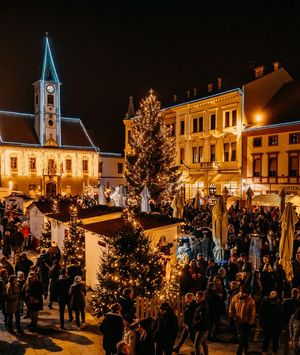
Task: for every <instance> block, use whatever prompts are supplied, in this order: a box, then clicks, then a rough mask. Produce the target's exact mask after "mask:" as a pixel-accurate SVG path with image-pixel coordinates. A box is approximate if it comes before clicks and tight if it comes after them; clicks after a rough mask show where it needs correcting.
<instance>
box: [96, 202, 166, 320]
mask: <svg viewBox="0 0 300 355" xmlns="http://www.w3.org/2000/svg"><path fill="white" fill-rule="evenodd" d="M123 218H124V226H123V228H122V229H121V230H120V231H119V232H118V233H116V234H115V235H114V236H113V237H105V236H104V241H105V243H106V249H105V250H106V251H105V252H104V254H103V256H102V257H101V259H100V266H99V272H98V281H99V283H98V285H97V286H96V288H95V289H94V294H93V297H92V305H93V308H94V311H95V314H97V315H98V316H100V315H102V314H103V313H105V312H106V311H107V310H108V307H109V306H110V305H111V304H112V303H115V302H117V300H118V297H119V296H120V295H121V294H122V291H123V290H124V288H127V287H129V288H131V289H132V290H133V292H134V295H135V296H144V297H153V295H154V293H155V292H156V291H157V290H158V289H160V287H161V286H162V277H163V276H162V263H161V260H160V257H159V256H158V255H157V253H155V252H154V250H153V249H152V248H151V245H150V243H151V241H150V238H149V237H148V236H146V235H145V233H144V231H143V228H142V227H141V225H140V224H139V222H138V221H137V220H136V219H135V218H134V216H133V214H132V213H131V212H129V211H128V210H127V209H126V210H125V211H124V216H123Z"/></svg>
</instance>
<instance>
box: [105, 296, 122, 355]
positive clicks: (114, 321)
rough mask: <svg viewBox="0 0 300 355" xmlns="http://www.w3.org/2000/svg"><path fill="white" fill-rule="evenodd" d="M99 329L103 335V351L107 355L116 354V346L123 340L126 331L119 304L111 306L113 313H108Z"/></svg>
mask: <svg viewBox="0 0 300 355" xmlns="http://www.w3.org/2000/svg"><path fill="white" fill-rule="evenodd" d="M99 329H100V331H101V332H102V333H103V349H104V350H105V353H106V355H112V354H116V352H117V349H116V345H117V344H118V342H119V341H121V340H122V337H123V330H124V325H123V319H122V316H121V306H120V305H119V303H115V304H113V305H112V306H111V312H108V313H106V315H105V318H104V319H103V322H102V323H101V325H100V327H99Z"/></svg>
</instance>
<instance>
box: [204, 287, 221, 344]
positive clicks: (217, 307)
mask: <svg viewBox="0 0 300 355" xmlns="http://www.w3.org/2000/svg"><path fill="white" fill-rule="evenodd" d="M205 300H206V302H207V305H208V308H209V319H210V331H209V338H211V339H212V340H216V338H217V334H218V332H219V327H220V318H221V314H222V313H224V310H225V303H224V301H223V299H222V298H221V296H220V295H219V294H218V293H217V290H216V285H215V283H214V282H209V283H208V285H207V291H205Z"/></svg>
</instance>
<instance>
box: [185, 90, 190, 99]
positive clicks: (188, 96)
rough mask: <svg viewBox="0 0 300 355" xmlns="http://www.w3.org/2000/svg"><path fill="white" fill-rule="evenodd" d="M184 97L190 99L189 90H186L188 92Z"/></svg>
mask: <svg viewBox="0 0 300 355" xmlns="http://www.w3.org/2000/svg"><path fill="white" fill-rule="evenodd" d="M186 96H187V98H188V99H189V98H190V90H188V91H187V92H186Z"/></svg>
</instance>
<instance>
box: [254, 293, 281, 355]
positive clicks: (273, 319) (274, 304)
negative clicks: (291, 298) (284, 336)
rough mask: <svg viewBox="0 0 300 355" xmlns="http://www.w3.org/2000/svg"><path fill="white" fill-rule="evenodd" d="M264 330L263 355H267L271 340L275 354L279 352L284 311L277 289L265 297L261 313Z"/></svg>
mask: <svg viewBox="0 0 300 355" xmlns="http://www.w3.org/2000/svg"><path fill="white" fill-rule="evenodd" d="M259 320H260V325H261V326H262V331H263V345H262V355H267V353H268V347H269V344H270V342H271V341H272V342H273V354H277V351H278V348H279V338H280V334H281V332H282V328H283V326H284V311H283V308H282V305H281V302H280V299H279V297H278V295H277V292H276V291H271V292H270V294H269V296H268V297H265V298H264V299H263V302H262V305H261V307H260V313H259Z"/></svg>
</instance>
